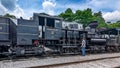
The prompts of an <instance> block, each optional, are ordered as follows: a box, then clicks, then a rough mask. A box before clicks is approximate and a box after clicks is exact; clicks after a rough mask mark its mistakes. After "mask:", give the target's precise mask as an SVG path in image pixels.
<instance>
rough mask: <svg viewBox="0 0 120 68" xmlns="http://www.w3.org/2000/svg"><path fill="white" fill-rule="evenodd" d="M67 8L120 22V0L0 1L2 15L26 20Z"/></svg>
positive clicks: (56, 13) (58, 12) (56, 12)
mask: <svg viewBox="0 0 120 68" xmlns="http://www.w3.org/2000/svg"><path fill="white" fill-rule="evenodd" d="M67 8H71V9H72V10H73V12H75V11H76V10H84V9H87V8H91V9H92V11H93V12H94V13H95V12H98V11H102V15H103V18H104V19H105V20H106V22H116V21H118V20H120V0H0V15H4V14H6V13H9V14H12V15H15V16H16V17H17V18H19V17H23V18H25V19H29V18H30V17H32V16H33V13H41V12H44V13H48V14H50V15H58V14H60V13H61V12H64V11H65V10H66V9H67Z"/></svg>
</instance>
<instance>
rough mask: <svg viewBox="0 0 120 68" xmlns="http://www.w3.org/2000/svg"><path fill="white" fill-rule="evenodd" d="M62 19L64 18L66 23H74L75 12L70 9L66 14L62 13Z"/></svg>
mask: <svg viewBox="0 0 120 68" xmlns="http://www.w3.org/2000/svg"><path fill="white" fill-rule="evenodd" d="M59 16H60V17H62V18H63V19H64V20H65V21H69V22H71V21H73V16H74V15H73V12H72V10H71V9H70V8H68V9H67V10H66V11H65V12H64V13H61V14H60V15H59Z"/></svg>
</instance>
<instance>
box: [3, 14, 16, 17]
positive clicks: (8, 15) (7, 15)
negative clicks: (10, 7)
mask: <svg viewBox="0 0 120 68" xmlns="http://www.w3.org/2000/svg"><path fill="white" fill-rule="evenodd" d="M3 17H8V18H16V17H15V16H14V15H10V14H8V13H7V14H5V15H4V16H3Z"/></svg>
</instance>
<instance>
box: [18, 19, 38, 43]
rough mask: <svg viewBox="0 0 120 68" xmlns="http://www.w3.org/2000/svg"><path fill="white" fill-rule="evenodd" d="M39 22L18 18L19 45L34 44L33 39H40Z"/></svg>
mask: <svg viewBox="0 0 120 68" xmlns="http://www.w3.org/2000/svg"><path fill="white" fill-rule="evenodd" d="M23 23H24V24H23ZM38 24H39V23H38V22H35V21H33V20H23V19H18V24H17V45H32V41H33V40H34V39H38V34H39V31H38Z"/></svg>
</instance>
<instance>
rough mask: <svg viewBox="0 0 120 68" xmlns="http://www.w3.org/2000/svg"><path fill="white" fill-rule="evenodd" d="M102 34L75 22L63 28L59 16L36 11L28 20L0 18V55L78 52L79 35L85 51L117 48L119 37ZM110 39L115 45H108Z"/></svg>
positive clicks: (119, 44) (79, 45) (119, 41)
mask: <svg viewBox="0 0 120 68" xmlns="http://www.w3.org/2000/svg"><path fill="white" fill-rule="evenodd" d="M91 30H92V31H93V33H90V32H92V31H91ZM119 31H120V30H116V32H119ZM105 34H107V33H105V32H104V31H96V30H94V29H92V28H86V29H82V25H79V24H77V23H72V24H69V26H64V27H63V19H62V18H59V17H55V16H50V15H45V14H40V13H34V14H33V17H32V19H31V20H25V19H22V18H20V19H11V18H5V17H0V55H17V56H21V55H25V54H32V55H33V54H34V55H42V54H45V53H57V54H79V53H80V52H81V50H80V48H81V41H82V38H83V37H85V38H86V40H87V49H86V50H87V51H88V52H96V51H99V52H101V51H110V50H112V49H114V50H116V48H115V47H116V46H118V47H117V49H118V50H120V48H119V46H120V38H119V36H118V37H117V40H116V39H110V36H109V38H106V37H103V36H104V35H105ZM118 34H119V33H118ZM107 35H108V34H107ZM111 40H115V44H113V45H110V44H109V43H110V41H111Z"/></svg>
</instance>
